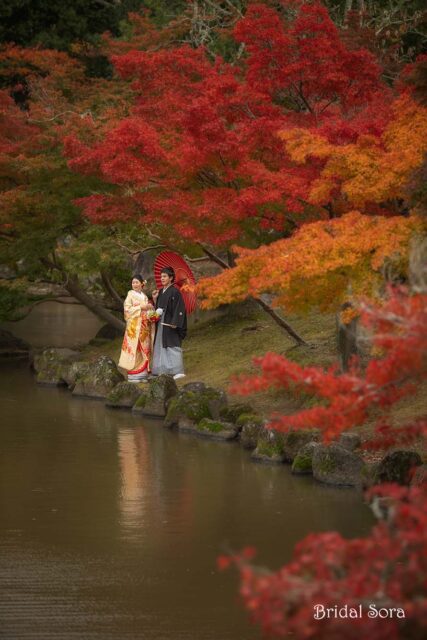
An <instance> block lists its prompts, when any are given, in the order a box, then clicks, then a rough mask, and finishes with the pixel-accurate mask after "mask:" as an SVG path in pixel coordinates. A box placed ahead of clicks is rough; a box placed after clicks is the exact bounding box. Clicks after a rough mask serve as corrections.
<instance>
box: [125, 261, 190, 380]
mask: <svg viewBox="0 0 427 640" xmlns="http://www.w3.org/2000/svg"><path fill="white" fill-rule="evenodd" d="M160 280H161V283H162V288H161V289H159V290H158V291H157V290H156V291H153V293H152V296H151V298H152V300H150V299H149V298H148V296H147V295H146V294H145V293H144V292H143V289H144V287H145V285H146V284H147V281H146V280H144V279H143V278H142V277H141V276H140V275H135V276H134V277H133V278H132V289H131V290H130V291H129V292H128V294H127V296H126V300H125V303H124V316H125V320H126V331H125V335H124V338H123V344H122V351H121V355H120V360H119V367H122V368H123V369H126V370H127V372H128V380H129V381H130V382H144V380H147V379H148V376H149V374H151V375H153V376H158V375H161V374H162V373H165V374H168V375H172V376H173V377H174V378H175V379H177V378H183V377H184V376H185V374H184V364H183V359H182V349H181V343H182V340H183V339H184V338H185V336H186V333H187V314H186V311H185V305H184V300H183V298H182V295H181V292H180V291H179V289H177V288H176V287H175V286H174V281H175V272H174V270H173V269H172V267H165V268H164V269H162V272H161V275H160Z"/></svg>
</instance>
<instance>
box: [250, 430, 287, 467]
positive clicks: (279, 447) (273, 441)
mask: <svg viewBox="0 0 427 640" xmlns="http://www.w3.org/2000/svg"><path fill="white" fill-rule="evenodd" d="M284 444H285V443H284V437H283V434H282V433H278V432H277V431H274V430H273V429H264V430H263V431H262V432H261V434H260V436H259V437H258V441H257V446H256V448H255V450H254V451H253V453H252V456H251V458H252V460H256V461H257V462H271V463H282V462H285V454H284Z"/></svg>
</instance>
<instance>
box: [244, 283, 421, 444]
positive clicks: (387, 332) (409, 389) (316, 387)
mask: <svg viewBox="0 0 427 640" xmlns="http://www.w3.org/2000/svg"><path fill="white" fill-rule="evenodd" d="M361 311H362V321H363V322H364V323H365V324H366V325H367V327H369V329H370V330H371V331H373V337H372V342H373V348H374V350H375V351H376V352H378V351H380V352H383V354H384V355H383V357H381V358H379V359H372V360H370V362H369V364H368V366H367V368H366V371H365V372H362V371H361V370H360V369H359V368H358V366H357V364H354V365H353V367H352V369H351V370H350V371H349V372H348V373H344V374H342V375H337V369H336V367H332V368H331V369H329V370H328V371H324V370H322V369H319V368H317V367H301V366H300V365H298V364H296V363H295V362H292V361H291V360H287V359H286V358H284V357H283V356H280V355H278V354H275V353H268V354H267V355H266V356H264V357H263V358H258V359H256V360H255V364H256V365H258V366H259V367H260V368H261V373H260V374H259V375H254V376H250V377H245V378H242V379H241V380H239V381H236V382H235V383H234V385H233V387H232V391H233V392H234V393H240V394H249V393H253V392H256V391H261V390H265V389H269V388H272V387H273V388H283V389H288V388H292V389H295V390H301V391H304V392H306V393H310V394H313V395H314V396H317V397H318V398H319V399H321V400H322V404H320V405H318V406H315V407H312V408H310V409H305V410H303V411H300V412H298V413H296V414H293V415H290V416H275V417H274V418H273V421H272V423H271V425H270V426H271V427H273V428H274V429H277V430H279V431H286V430H288V429H289V428H312V427H318V428H320V429H321V430H322V432H323V436H324V439H325V440H326V441H329V440H332V439H335V438H337V437H338V436H339V435H340V433H341V432H342V431H344V430H346V429H350V428H351V427H354V426H357V425H361V424H363V423H364V422H365V421H366V420H367V419H368V418H369V417H370V416H371V414H372V413H373V412H376V414H378V411H380V414H381V415H380V418H379V419H378V423H377V434H378V437H379V441H381V439H382V438H384V435H385V434H386V433H387V434H388V436H389V437H390V438H391V433H392V432H393V433H395V444H396V443H397V442H398V441H399V442H401V441H402V440H403V441H405V442H406V443H408V442H409V441H410V439H411V436H413V437H419V435H420V434H421V433H422V432H424V433H425V432H427V422H426V421H424V420H419V421H418V422H417V423H416V424H414V425H411V427H410V428H409V427H406V428H403V429H396V431H395V432H394V430H390V428H387V426H386V421H387V411H388V409H389V408H390V407H391V406H392V405H393V404H394V403H396V402H397V401H398V400H400V399H401V398H403V397H404V396H408V395H410V394H412V393H414V391H415V387H414V385H415V383H417V382H420V381H421V380H423V379H425V378H426V376H427V361H426V353H427V332H426V326H427V295H426V294H424V293H418V294H414V295H408V293H407V292H406V291H405V290H404V289H400V290H395V291H390V297H389V299H388V300H387V301H386V302H385V303H384V305H383V306H381V307H374V306H368V305H364V306H362V309H361ZM374 444H375V440H374V441H373V443H372V445H374Z"/></svg>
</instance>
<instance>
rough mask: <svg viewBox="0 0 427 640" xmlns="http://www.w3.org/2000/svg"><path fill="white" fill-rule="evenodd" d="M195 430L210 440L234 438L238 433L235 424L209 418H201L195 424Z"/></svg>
mask: <svg viewBox="0 0 427 640" xmlns="http://www.w3.org/2000/svg"><path fill="white" fill-rule="evenodd" d="M196 431H197V432H198V433H199V434H200V435H203V436H204V437H207V438H211V439H212V440H226V441H228V440H234V439H235V438H236V437H237V434H238V430H237V429H236V426H235V425H234V424H232V423H231V422H221V421H219V420H211V419H210V418H203V420H201V421H200V422H199V424H198V425H197V427H196Z"/></svg>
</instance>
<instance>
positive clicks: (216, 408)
mask: <svg viewBox="0 0 427 640" xmlns="http://www.w3.org/2000/svg"><path fill="white" fill-rule="evenodd" d="M226 406H227V397H226V395H225V393H224V392H223V391H218V390H217V389H212V388H211V387H206V388H205V389H202V390H199V391H189V390H187V391H185V390H182V391H181V392H179V393H178V394H177V395H176V396H174V397H173V398H172V400H170V401H169V403H168V408H167V414H166V418H165V426H166V427H173V426H178V427H179V428H183V429H186V428H189V427H191V426H197V425H198V424H199V422H200V421H201V420H203V418H211V419H212V420H218V419H219V414H220V411H221V409H222V408H223V407H226Z"/></svg>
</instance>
